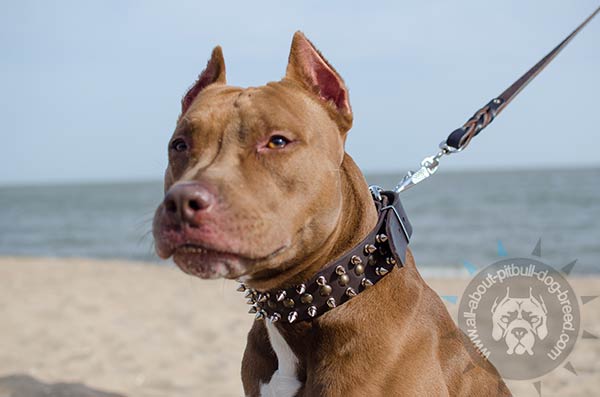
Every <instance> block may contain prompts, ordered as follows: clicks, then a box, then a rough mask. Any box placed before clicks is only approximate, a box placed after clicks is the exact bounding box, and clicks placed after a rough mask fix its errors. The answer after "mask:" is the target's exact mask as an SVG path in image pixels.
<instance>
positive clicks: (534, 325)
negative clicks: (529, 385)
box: [492, 287, 548, 356]
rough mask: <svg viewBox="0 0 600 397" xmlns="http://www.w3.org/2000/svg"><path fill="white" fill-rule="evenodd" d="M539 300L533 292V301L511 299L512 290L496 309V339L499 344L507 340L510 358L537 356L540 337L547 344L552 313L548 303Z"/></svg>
mask: <svg viewBox="0 0 600 397" xmlns="http://www.w3.org/2000/svg"><path fill="white" fill-rule="evenodd" d="M539 298H540V299H539V300H538V299H536V298H535V297H534V296H533V294H532V291H531V288H529V297H527V298H511V297H510V288H509V287H506V295H505V296H504V298H502V299H501V300H500V302H498V298H496V300H495V301H494V304H493V305H492V338H494V340H495V341H496V342H498V341H500V340H501V339H504V342H505V343H506V346H507V347H508V350H507V351H506V354H509V355H512V354H515V353H516V354H517V355H522V354H525V353H527V354H529V355H530V356H533V346H534V345H535V342H536V337H537V338H538V339H539V340H544V338H546V336H547V335H548V326H547V317H548V310H547V309H546V305H545V304H544V299H543V298H542V296H541V295H540V296H539Z"/></svg>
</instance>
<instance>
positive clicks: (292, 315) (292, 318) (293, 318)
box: [288, 311, 298, 324]
mask: <svg viewBox="0 0 600 397" xmlns="http://www.w3.org/2000/svg"><path fill="white" fill-rule="evenodd" d="M297 318H298V313H297V312H296V311H293V312H290V314H288V323H290V324H291V323H293V322H294V321H296V319H297Z"/></svg>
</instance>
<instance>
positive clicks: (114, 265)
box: [0, 257, 600, 397]
mask: <svg viewBox="0 0 600 397" xmlns="http://www.w3.org/2000/svg"><path fill="white" fill-rule="evenodd" d="M0 280H1V281H0V283H1V287H0V397H8V396H13V397H16V396H18V395H19V394H15V393H14V390H15V388H18V387H21V388H23V387H26V386H28V387H33V386H32V385H31V384H32V383H35V382H41V384H43V385H46V386H45V387H47V388H48V387H50V386H48V385H50V384H56V383H63V385H61V387H62V388H63V389H66V390H69V388H72V390H78V389H76V388H77V387H80V388H81V387H82V386H81V385H76V384H83V385H85V387H86V388H85V390H88V391H89V394H85V393H83V392H82V393H81V394H76V395H89V396H92V395H96V396H102V395H106V396H109V395H110V396H113V395H114V396H118V395H120V396H131V397H133V396H139V397H159V396H160V397H165V396H168V397H179V396H181V397H187V396H190V397H191V396H241V395H243V391H242V387H241V381H240V375H239V373H240V362H241V357H242V353H243V349H244V346H245V339H246V333H247V331H248V329H249V328H250V326H251V324H252V321H253V317H252V316H250V315H248V314H246V311H247V308H248V306H247V305H246V304H245V302H244V299H243V297H242V296H241V294H239V293H238V292H236V291H235V288H236V284H235V283H234V282H231V281H223V280H218V281H203V280H199V279H196V278H192V277H190V276H187V275H185V274H183V272H181V271H179V270H178V269H177V268H175V267H173V266H165V265H157V264H149V263H143V262H137V263H136V262H130V261H122V260H93V259H78V258H70V259H49V258H26V257H1V258H0ZM468 280H469V279H468V277H466V276H465V277H453V278H429V279H428V282H429V283H430V285H431V286H432V287H433V288H434V289H435V290H436V292H438V293H439V294H440V295H459V296H460V294H461V293H462V291H463V289H464V287H465V286H466V284H467V282H468ZM570 281H571V284H572V285H573V287H574V288H575V290H576V291H577V293H578V294H579V295H598V294H599V293H600V278H599V277H598V276H589V277H580V278H571V279H570ZM446 304H447V306H448V309H449V311H450V312H451V314H452V315H453V316H455V315H456V311H457V305H456V304H452V303H446ZM582 327H583V328H584V329H585V330H587V331H589V332H591V333H592V334H595V335H600V299H596V300H594V301H591V302H589V303H588V304H587V305H585V306H582ZM599 358H600V340H599V339H582V340H579V342H578V343H577V345H576V346H575V349H574V351H573V353H572V354H571V356H570V357H569V360H570V361H571V362H572V364H573V367H574V368H575V370H576V371H577V374H578V375H577V376H575V375H573V374H572V373H571V372H569V371H567V370H565V369H562V368H559V369H557V370H555V371H553V372H552V373H551V374H549V375H547V376H545V377H543V378H541V381H542V393H543V394H542V395H543V396H593V395H597V393H598V390H600V359H599ZM26 376H27V377H26ZM508 384H509V387H510V388H511V390H512V391H513V392H514V394H515V395H516V396H537V395H538V393H537V391H536V390H535V389H534V387H533V386H532V382H531V381H518V382H508ZM15 385H16V386H15ZM11 390H12V391H11ZM81 390H83V389H81ZM11 392H13V394H11ZM102 392H104V393H107V394H102ZM40 395H42V394H40ZM74 395H75V394H74Z"/></svg>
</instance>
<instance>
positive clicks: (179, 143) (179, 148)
mask: <svg viewBox="0 0 600 397" xmlns="http://www.w3.org/2000/svg"><path fill="white" fill-rule="evenodd" d="M171 149H173V150H175V151H176V152H179V153H181V152H185V151H186V150H187V149H188V145H187V143H186V142H185V141H184V140H183V139H182V138H177V139H174V140H173V142H171Z"/></svg>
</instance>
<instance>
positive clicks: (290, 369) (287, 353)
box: [260, 321, 302, 397]
mask: <svg viewBox="0 0 600 397" xmlns="http://www.w3.org/2000/svg"><path fill="white" fill-rule="evenodd" d="M265 325H266V327H267V333H268V334H269V340H270V341H271V347H272V348H273V351H274V352H275V355H276V356H277V363H278V365H277V370H276V371H275V372H274V373H273V376H272V377H271V380H270V381H269V383H263V384H262V385H260V396H261V397H293V396H295V395H296V393H297V392H298V389H300V386H302V384H301V383H300V381H299V380H298V378H296V367H297V366H298V357H296V355H295V354H294V352H293V351H292V349H291V348H290V346H289V345H288V344H287V342H286V341H285V338H284V337H283V336H282V335H281V334H280V333H279V331H278V330H277V327H275V325H273V324H271V323H270V322H269V321H265Z"/></svg>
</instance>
